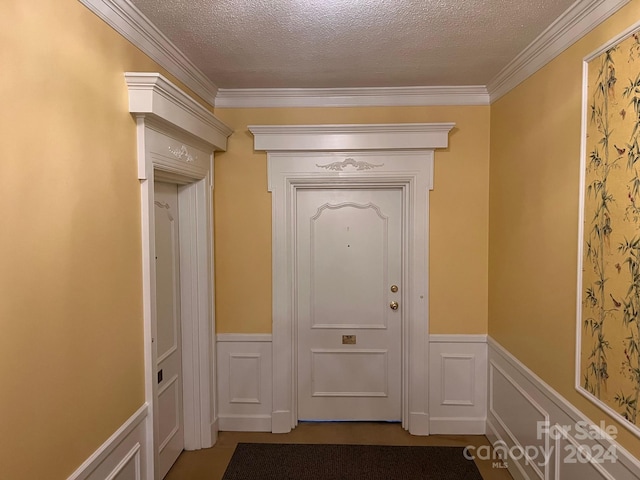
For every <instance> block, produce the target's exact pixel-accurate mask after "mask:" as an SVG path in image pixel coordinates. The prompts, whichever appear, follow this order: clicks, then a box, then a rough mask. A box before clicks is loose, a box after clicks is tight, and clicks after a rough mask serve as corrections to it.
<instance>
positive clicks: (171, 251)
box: [154, 182, 184, 478]
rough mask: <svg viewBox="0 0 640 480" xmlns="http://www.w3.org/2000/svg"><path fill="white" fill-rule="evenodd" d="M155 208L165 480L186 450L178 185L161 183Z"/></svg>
mask: <svg viewBox="0 0 640 480" xmlns="http://www.w3.org/2000/svg"><path fill="white" fill-rule="evenodd" d="M154 205H155V211H154V212H155V215H154V222H155V228H154V243H155V247H156V249H155V252H156V254H155V264H156V317H157V328H156V331H157V337H156V348H157V360H156V361H157V363H156V371H157V372H158V373H157V375H158V377H157V378H158V398H157V405H158V409H157V410H158V442H159V446H158V457H159V460H158V476H159V477H162V478H163V477H164V476H165V475H166V474H167V473H168V472H169V469H170V468H171V466H172V465H173V464H174V463H175V461H176V460H177V459H178V456H179V455H180V453H181V452H182V450H184V428H183V423H184V420H183V417H184V414H183V413H184V412H183V406H182V333H181V331H182V328H181V322H180V240H179V225H180V221H179V216H178V215H179V213H178V185H177V184H174V183H164V182H156V183H155V186H154Z"/></svg>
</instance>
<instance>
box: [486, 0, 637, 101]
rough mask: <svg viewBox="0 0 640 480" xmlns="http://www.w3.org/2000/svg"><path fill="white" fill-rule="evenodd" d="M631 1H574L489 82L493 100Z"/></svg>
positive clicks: (488, 86)
mask: <svg viewBox="0 0 640 480" xmlns="http://www.w3.org/2000/svg"><path fill="white" fill-rule="evenodd" d="M629 1H630V0H587V1H584V2H576V3H574V4H573V5H572V6H571V7H569V8H568V9H567V10H566V11H565V12H564V13H563V14H562V15H561V16H560V17H558V19H557V20H556V21H555V22H553V23H552V24H551V25H550V26H549V27H548V28H547V29H546V30H545V31H544V32H542V33H541V34H540V35H539V36H538V37H537V38H536V39H535V40H534V41H533V42H531V43H530V44H529V46H527V47H526V48H525V49H524V50H523V51H522V52H520V53H519V54H518V55H517V56H516V57H515V58H514V59H513V60H512V61H511V62H510V63H509V64H507V66H506V67H504V68H503V69H502V70H501V71H500V73H498V75H496V76H495V77H494V78H493V79H492V80H491V81H490V82H489V84H488V85H487V89H488V91H489V95H490V97H491V103H493V102H495V101H496V100H497V99H499V98H500V97H502V96H503V95H505V94H506V93H507V92H509V91H510V90H512V89H514V88H515V87H517V86H518V85H519V84H520V83H522V82H523V81H524V80H526V79H527V78H529V77H530V76H531V75H533V74H534V73H536V72H537V71H538V70H540V69H541V68H542V67H544V66H545V65H546V64H547V63H549V62H551V61H552V60H553V59H554V58H556V57H557V56H558V55H560V54H561V53H562V52H564V51H565V50H566V49H567V48H569V47H570V46H571V45H573V44H574V43H575V42H577V41H578V40H580V39H581V38H582V37H584V36H585V35H586V34H587V33H589V32H590V31H591V30H593V29H594V28H595V27H597V26H598V25H600V24H601V23H602V22H603V21H605V20H606V19H607V18H609V17H610V16H611V15H613V14H614V13H615V12H616V11H618V10H619V9H620V8H622V7H623V6H625V5H626V4H627V3H629Z"/></svg>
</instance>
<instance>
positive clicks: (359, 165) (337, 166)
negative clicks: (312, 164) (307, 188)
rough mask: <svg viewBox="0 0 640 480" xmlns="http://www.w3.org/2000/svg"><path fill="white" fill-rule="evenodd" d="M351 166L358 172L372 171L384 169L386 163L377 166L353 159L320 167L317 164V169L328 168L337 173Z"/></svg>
mask: <svg viewBox="0 0 640 480" xmlns="http://www.w3.org/2000/svg"><path fill="white" fill-rule="evenodd" d="M349 166H351V167H353V168H355V169H356V170H372V169H374V168H378V167H384V163H381V164H380V165H375V164H373V163H369V162H365V161H364V160H360V161H356V160H354V159H353V158H347V159H346V160H344V161H343V162H333V163H328V164H326V165H318V164H317V163H316V167H318V168H326V169H327V170H334V171H336V172H342V171H343V170H344V168H345V167H349Z"/></svg>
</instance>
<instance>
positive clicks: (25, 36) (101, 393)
mask: <svg viewBox="0 0 640 480" xmlns="http://www.w3.org/2000/svg"><path fill="white" fill-rule="evenodd" d="M0 65H1V67H0V97H1V99H2V102H1V107H0V137H1V138H2V142H1V144H2V152H1V159H0V205H1V206H2V214H1V215H0V217H1V218H2V225H3V228H2V233H1V234H0V252H1V253H0V379H1V386H0V478H2V479H7V480H9V479H11V480H14V479H20V480H31V479H33V480H42V479H62V478H66V477H67V476H68V475H69V474H71V473H72V472H73V471H74V470H75V469H76V468H77V467H78V466H80V464H81V463H82V462H84V461H85V460H86V459H87V458H88V457H89V456H90V455H91V454H92V453H93V452H94V451H95V450H96V449H97V448H98V447H99V446H100V445H101V444H102V443H103V442H104V441H105V440H107V438H108V437H109V436H110V435H111V434H113V433H114V432H115V431H116V429H117V428H119V427H120V426H121V425H122V424H123V423H124V422H125V421H126V420H127V419H128V418H129V417H130V416H131V415H132V414H133V413H134V412H135V411H136V410H137V409H138V408H139V407H140V406H142V404H143V403H144V383H143V351H142V348H143V341H142V293H141V290H142V289H141V282H142V281H141V255H140V199H139V197H140V187H139V182H138V180H137V170H136V137H135V123H134V120H133V119H132V117H131V115H130V114H129V113H128V99H127V88H126V83H125V81H124V77H123V72H125V71H131V70H132V71H160V72H162V70H161V69H159V67H158V66H157V65H156V64H155V63H154V62H152V61H151V60H150V59H149V58H148V57H146V56H145V55H143V54H142V53H141V52H140V51H139V50H138V49H136V48H134V47H133V46H132V45H131V44H129V43H128V42H127V41H126V40H124V39H123V38H122V37H121V36H120V35H118V34H117V33H116V32H115V31H113V30H112V29H111V28H110V27H108V26H107V25H106V24H105V23H104V22H103V21H101V20H99V19H98V17H96V16H95V15H93V14H92V13H91V12H90V11H89V10H88V9H86V8H85V7H84V6H82V4H81V3H80V2H78V1H77V0H39V1H38V2H28V1H26V2H25V1H22V0H8V1H7V0H3V1H2V2H1V3H0Z"/></svg>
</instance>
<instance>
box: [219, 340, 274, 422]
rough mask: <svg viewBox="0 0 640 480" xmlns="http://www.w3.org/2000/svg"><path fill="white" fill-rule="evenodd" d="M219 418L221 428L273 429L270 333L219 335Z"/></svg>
mask: <svg viewBox="0 0 640 480" xmlns="http://www.w3.org/2000/svg"><path fill="white" fill-rule="evenodd" d="M216 338H217V358H218V361H217V364H218V365H217V369H218V370H217V378H218V421H219V426H220V430H222V431H243V432H270V431H271V410H272V408H271V405H272V394H271V391H272V379H271V375H272V368H271V335H264V334H218V335H217V337H216Z"/></svg>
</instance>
